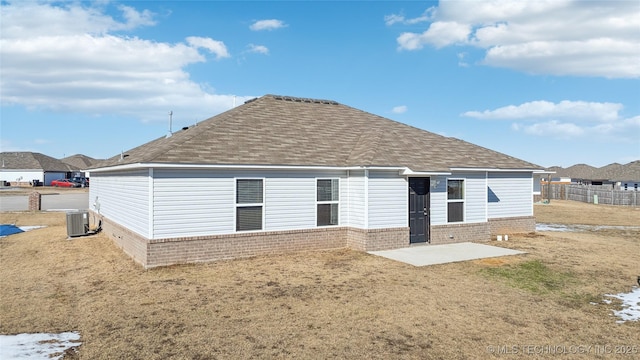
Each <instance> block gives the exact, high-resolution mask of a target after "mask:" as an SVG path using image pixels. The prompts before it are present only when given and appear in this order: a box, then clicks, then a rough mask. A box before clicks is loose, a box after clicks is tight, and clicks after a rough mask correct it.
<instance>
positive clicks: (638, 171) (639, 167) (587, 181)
mask: <svg viewBox="0 0 640 360" xmlns="http://www.w3.org/2000/svg"><path fill="white" fill-rule="evenodd" d="M548 170H549V171H553V172H555V177H554V178H553V182H554V183H571V184H579V185H594V186H608V187H609V188H612V189H619V190H627V191H629V190H632V191H638V187H639V186H640V160H636V161H632V162H630V163H628V164H625V165H621V164H618V163H612V164H609V165H606V166H603V167H601V168H595V167H592V166H589V165H585V164H578V165H573V166H570V167H568V168H566V169H564V168H562V167H558V166H554V167H551V168H549V169H548Z"/></svg>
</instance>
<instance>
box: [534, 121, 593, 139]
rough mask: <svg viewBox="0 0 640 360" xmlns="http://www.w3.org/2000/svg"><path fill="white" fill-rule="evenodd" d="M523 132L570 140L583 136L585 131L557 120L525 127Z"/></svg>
mask: <svg viewBox="0 0 640 360" xmlns="http://www.w3.org/2000/svg"><path fill="white" fill-rule="evenodd" d="M522 130H523V131H524V132H525V133H527V134H531V135H538V136H553V137H556V138H561V139H569V138H575V137H579V136H582V135H583V134H584V133H585V129H583V128H581V127H580V126H578V125H576V124H573V123H561V122H558V121H557V120H551V121H547V122H542V123H537V124H533V125H527V126H523V127H522Z"/></svg>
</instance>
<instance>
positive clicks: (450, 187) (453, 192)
mask: <svg viewBox="0 0 640 360" xmlns="http://www.w3.org/2000/svg"><path fill="white" fill-rule="evenodd" d="M462 221H464V180H447V222H462Z"/></svg>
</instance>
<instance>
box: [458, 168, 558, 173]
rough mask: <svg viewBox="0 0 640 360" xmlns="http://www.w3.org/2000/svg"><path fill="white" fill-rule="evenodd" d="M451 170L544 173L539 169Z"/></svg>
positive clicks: (462, 169) (459, 169)
mask: <svg viewBox="0 0 640 360" xmlns="http://www.w3.org/2000/svg"><path fill="white" fill-rule="evenodd" d="M451 171H482V172H485V171H489V172H531V173H536V174H544V173H546V172H545V170H540V169H498V168H451Z"/></svg>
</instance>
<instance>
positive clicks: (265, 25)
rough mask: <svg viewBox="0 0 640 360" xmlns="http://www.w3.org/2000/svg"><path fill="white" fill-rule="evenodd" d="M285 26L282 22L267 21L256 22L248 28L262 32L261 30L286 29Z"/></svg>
mask: <svg viewBox="0 0 640 360" xmlns="http://www.w3.org/2000/svg"><path fill="white" fill-rule="evenodd" d="M286 26H287V25H286V24H285V23H284V22H283V21H282V20H276V19H269V20H258V21H256V22H254V23H253V24H251V26H249V29H251V30H253V31H263V30H275V29H280V28H283V27H286Z"/></svg>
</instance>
